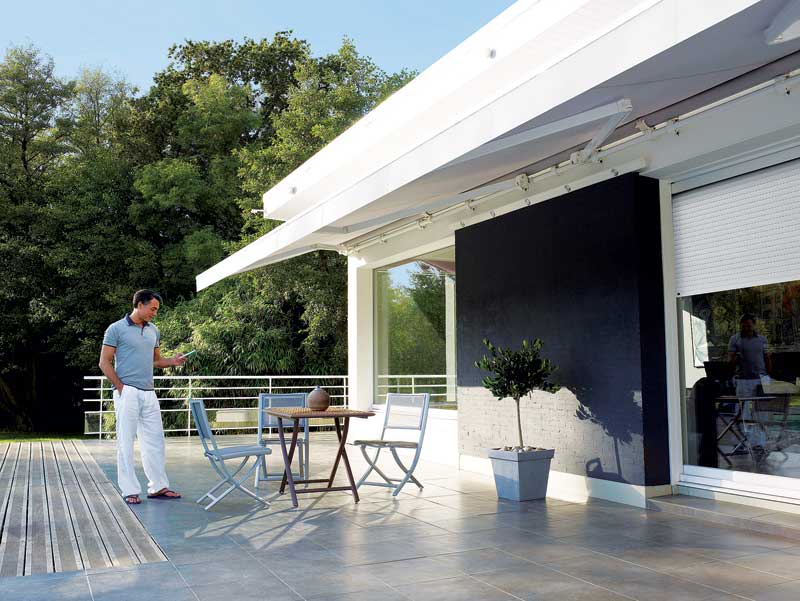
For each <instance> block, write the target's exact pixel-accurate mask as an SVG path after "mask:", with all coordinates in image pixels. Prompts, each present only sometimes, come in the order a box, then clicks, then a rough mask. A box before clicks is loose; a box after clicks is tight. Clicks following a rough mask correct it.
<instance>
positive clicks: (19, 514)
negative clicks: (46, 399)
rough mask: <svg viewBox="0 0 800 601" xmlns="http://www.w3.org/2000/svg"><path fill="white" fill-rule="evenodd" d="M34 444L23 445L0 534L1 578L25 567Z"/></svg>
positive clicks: (15, 574) (20, 572)
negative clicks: (32, 449) (31, 462)
mask: <svg viewBox="0 0 800 601" xmlns="http://www.w3.org/2000/svg"><path fill="white" fill-rule="evenodd" d="M30 457H31V445H30V443H22V444H20V451H19V455H18V457H17V464H16V469H15V470H14V479H13V480H12V481H11V492H10V498H9V500H8V505H7V507H6V513H5V519H4V521H3V533H2V537H0V577H3V576H17V575H19V574H22V573H23V570H24V567H25V539H26V536H27V525H28V524H27V522H28V519H27V518H28V475H29V473H30V467H31V465H30Z"/></svg>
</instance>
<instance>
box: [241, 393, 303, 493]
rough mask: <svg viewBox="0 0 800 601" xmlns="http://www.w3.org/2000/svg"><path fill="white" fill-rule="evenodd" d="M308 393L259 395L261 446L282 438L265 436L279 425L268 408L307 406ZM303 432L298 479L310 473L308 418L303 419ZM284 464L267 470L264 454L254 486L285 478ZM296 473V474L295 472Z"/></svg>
mask: <svg viewBox="0 0 800 601" xmlns="http://www.w3.org/2000/svg"><path fill="white" fill-rule="evenodd" d="M307 397H308V394H306V393H305V392H293V393H288V394H284V393H281V394H271V393H265V392H262V393H261V394H259V395H258V433H257V439H256V440H257V441H258V444H260V445H261V446H264V447H266V446H268V445H279V444H280V443H281V441H280V438H278V437H277V436H276V437H274V438H272V437H269V436H268V437H266V438H265V437H264V432H268V433H271V430H272V429H273V428H276V429H277V427H278V418H276V417H272V416H271V415H267V409H270V408H271V407H305V406H306V399H307ZM302 424H303V434H302V436H300V437H298V439H297V452H298V457H297V458H298V461H299V475H298V476H295V477H297V479H298V480H302V479H304V478H305V477H306V474H308V467H309V459H308V448H309V438H308V420H307V419H304V420H302ZM283 472H284V466H283V463H281V467H280V471H277V472H269V471H267V458H266V457H265V456H263V455H262V457H261V459H260V460H259V466H258V469H257V470H256V478H255V483H254V486H258V483H259V482H266V481H269V480H283ZM293 475H294V474H293Z"/></svg>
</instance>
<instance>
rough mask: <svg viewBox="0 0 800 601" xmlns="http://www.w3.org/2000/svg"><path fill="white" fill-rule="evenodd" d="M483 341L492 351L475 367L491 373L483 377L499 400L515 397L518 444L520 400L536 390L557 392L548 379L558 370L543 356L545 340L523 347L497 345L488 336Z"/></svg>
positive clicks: (528, 343) (485, 385)
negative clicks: (514, 347) (513, 347)
mask: <svg viewBox="0 0 800 601" xmlns="http://www.w3.org/2000/svg"><path fill="white" fill-rule="evenodd" d="M483 344H484V346H485V347H486V349H487V350H488V351H489V354H488V355H484V356H483V357H481V358H480V359H479V360H478V361H476V362H475V367H477V368H479V369H482V370H484V371H488V372H491V373H490V375H488V376H486V377H485V378H484V379H483V380H482V382H481V383H482V384H483V385H484V387H485V388H487V389H489V390H490V391H491V392H492V394H493V395H494V396H495V397H497V398H498V399H501V400H502V399H505V398H512V399H514V401H515V402H516V404H517V425H518V429H519V446H520V448H522V447H524V444H523V442H522V421H521V419H520V414H519V400H520V399H521V398H522V397H524V396H526V395H528V394H530V393H531V392H532V391H533V390H545V391H548V392H555V390H556V387H555V386H554V385H553V384H552V383H551V382H550V381H549V378H550V375H551V374H552V373H553V371H555V368H554V367H553V365H552V364H551V362H550V360H549V359H546V358H544V357H542V356H541V350H542V346H543V343H542V341H541V339H539V338H536V339H535V340H534V341H533V342H528V340H523V341H522V345H521V346H520V348H518V349H516V350H514V349H511V348H503V347H496V346H495V345H493V344H492V343H491V342H489V339H488V338H484V340H483Z"/></svg>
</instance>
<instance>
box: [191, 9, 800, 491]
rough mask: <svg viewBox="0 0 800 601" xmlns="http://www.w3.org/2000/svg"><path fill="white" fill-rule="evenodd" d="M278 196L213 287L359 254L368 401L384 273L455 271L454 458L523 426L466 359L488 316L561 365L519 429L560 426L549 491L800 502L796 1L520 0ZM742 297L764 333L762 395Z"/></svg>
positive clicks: (355, 332)
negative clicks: (746, 383) (283, 265)
mask: <svg viewBox="0 0 800 601" xmlns="http://www.w3.org/2000/svg"><path fill="white" fill-rule="evenodd" d="M264 212H265V215H266V216H267V217H270V218H273V219H279V220H283V221H284V222H285V223H283V224H282V225H281V226H279V227H278V228H276V229H275V230H273V231H271V232H269V233H268V234H267V235H265V236H264V237H262V238H261V239H259V240H257V241H255V242H253V243H252V244H250V245H249V246H247V247H245V248H243V249H242V250H240V251H238V252H236V253H235V254H233V255H231V256H230V257H228V258H226V259H225V260H224V261H222V262H220V263H219V264H217V265H215V266H214V267H212V268H211V269H209V270H208V271H206V272H204V273H202V274H200V275H199V276H198V278H197V286H198V289H203V288H205V287H208V286H211V285H212V284H214V283H215V282H217V281H219V280H221V279H223V278H225V277H228V276H230V275H233V274H237V273H241V272H244V271H247V270H251V269H256V268H259V267H261V266H264V265H269V264H271V263H276V262H279V261H283V260H285V259H288V258H290V257H294V256H297V255H300V254H303V253H308V252H311V251H315V250H329V251H334V252H340V253H343V254H346V255H347V257H348V265H349V267H348V278H349V287H348V306H349V314H348V315H349V325H348V327H349V338H348V341H349V383H350V402H351V404H352V405H355V406H358V407H370V406H373V405H380V394H381V393H380V391H381V382H380V378H381V377H382V376H383V375H385V374H386V373H391V371H392V365H391V363H392V358H391V353H390V349H389V348H388V346H389V343H388V342H387V339H388V337H389V335H390V333H391V328H392V327H396V324H395V325H394V326H392V325H391V324H390V323H389V321H387V319H386V318H385V315H384V314H385V311H386V307H385V303H386V302H387V301H386V297H387V288H390V287H392V286H402V285H403V282H406V283H407V282H408V278H410V277H412V275H413V274H414V273H423V272H425V273H427V274H428V275H430V273H434V274H441V276H442V278H443V281H444V292H443V294H444V300H443V305H442V306H443V307H444V311H445V312H446V319H445V321H444V322H443V323H444V326H443V328H444V329H443V331H444V337H445V340H444V344H443V345H442V347H441V348H442V350H441V352H442V353H444V354H445V355H446V357H445V358H444V359H443V360H442V365H443V366H445V368H446V371H447V373H448V374H449V375H450V376H451V377H452V378H453V379H454V383H455V387H454V389H453V390H451V395H450V396H451V398H449V399H448V400H450V401H451V403H450V405H453V404H455V405H457V409H456V410H455V411H454V410H452V409H433V410H431V414H430V415H431V417H430V423H429V427H428V435H427V436H428V438H427V442H426V445H427V449H426V452H427V454H428V455H429V456H433V455H435V457H436V460H437V461H446V462H449V463H451V464H456V465H459V466H460V467H461V468H462V469H466V470H487V469H489V466H488V460H487V459H486V453H485V449H486V448H487V447H491V446H497V445H500V444H509V443H512V444H513V441H514V436H515V431H516V426H515V415H514V411H513V404H512V402H511V401H505V402H498V401H496V400H494V399H492V398H491V396H490V394H489V393H488V391H486V390H485V389H484V388H483V387H482V386H481V384H480V379H481V373H480V372H479V370H477V369H476V368H475V367H474V366H473V364H474V361H475V360H476V359H478V358H479V357H480V356H481V355H482V354H483V351H484V349H483V345H482V340H483V338H485V337H488V338H490V339H491V340H492V341H493V342H494V343H496V344H500V345H504V346H509V345H513V346H516V345H518V344H519V342H520V341H521V339H522V338H524V337H527V338H534V337H539V338H542V339H543V340H544V343H545V346H544V353H545V354H546V355H547V356H548V357H550V358H551V359H552V361H553V362H554V363H555V364H556V365H557V366H558V372H557V376H558V378H557V379H558V383H559V384H561V385H562V386H563V388H562V389H561V390H560V391H559V392H557V393H555V394H549V393H537V394H534V395H533V396H532V397H531V398H530V399H526V400H525V401H524V402H523V408H522V411H523V420H524V424H523V428H524V431H525V435H526V438H527V439H528V441H529V443H530V444H534V445H536V446H543V447H553V448H555V449H556V455H555V458H554V460H553V464H552V470H553V471H552V472H551V477H550V491H549V492H550V494H551V495H554V496H560V497H563V498H570V499H581V498H586V497H587V496H596V497H601V498H606V499H611V500H617V501H622V502H626V503H631V504H635V505H640V506H641V505H644V503H645V500H646V498H648V497H651V496H659V495H667V494H672V493H673V492H676V491H681V492H683V493H685V494H687V493H688V494H695V495H699V496H713V495H716V496H717V497H718V498H727V499H729V500H730V499H737V500H739V501H742V502H745V503H747V502H757V501H755V499H759V500H760V501H761V502H763V501H764V500H769V501H782V502H786V503H794V504H800V445H798V446H794V445H795V444H796V443H800V426H797V425H796V424H795V423H794V421H793V418H794V413H795V411H794V410H795V409H797V411H799V412H800V404H798V406H797V407H795V403H800V400H797V399H800V396H797V395H796V394H795V393H797V385H796V384H797V382H798V377H800V1H797V0H790V1H787V0H761V1H755V0H725V1H724V2H723V1H714V2H701V1H697V0H588V1H587V0H520V1H519V2H517V3H516V4H514V5H513V6H511V7H510V8H509V9H508V10H506V11H505V12H503V13H502V14H501V15H499V16H498V17H497V18H495V19H494V20H493V21H491V22H490V23H488V24H487V25H486V26H485V27H483V28H482V29H481V30H480V31H478V32H477V33H475V34H474V35H473V36H471V37H470V38H469V39H467V40H466V41H465V42H463V43H462V44H461V45H459V46H458V47H456V48H455V49H453V50H452V51H451V52H450V53H448V54H447V55H446V56H444V57H443V58H442V59H441V60H439V61H438V62H437V63H435V64H434V65H433V66H431V67H430V68H429V69H427V70H426V71H425V72H423V73H421V74H420V75H419V76H418V77H417V78H416V79H415V80H413V81H412V82H411V83H410V84H408V85H407V86H406V87H405V88H403V89H402V90H401V91H399V92H398V93H396V94H395V95H393V96H392V97H391V98H389V99H388V100H386V101H385V102H384V103H382V104H381V105H380V106H378V107H377V108H376V109H375V110H374V111H373V112H372V113H370V114H369V115H367V116H366V117H364V118H363V119H362V120H360V121H359V122H358V123H356V124H355V125H353V126H352V127H351V128H350V129H349V130H348V131H346V132H345V133H344V134H342V135H341V136H340V137H339V138H337V139H336V140H334V141H333V142H332V143H331V144H330V145H328V146H327V147H326V148H324V149H323V150H322V151H320V152H319V153H318V154H317V155H316V156H314V157H312V158H311V159H310V160H308V161H307V162H306V163H305V164H304V165H302V166H301V167H300V168H299V169H297V170H296V171H295V172H294V173H292V174H291V175H289V176H288V177H287V178H286V179H285V180H284V181H282V182H281V183H280V184H278V185H277V186H275V187H274V188H273V189H271V190H269V191H267V192H266V194H264ZM415 265H423V266H425V267H424V269H423V271H420V270H419V268H418V267H414V266H415ZM415 269H416V271H415ZM387 274H389V275H388V276H387ZM410 274H411V275H410ZM743 313H751V314H753V315H754V318H755V319H754V321H755V327H756V329H757V330H758V332H759V333H760V334H761V335H763V336H764V337H765V338H766V339H767V341H768V342H769V344H770V346H771V365H770V366H769V372H770V373H769V376H770V378H771V381H770V380H768V379H764V380H763V382H761V384H760V385H759V386H757V387H756V388H757V389H758V390H757V391H756V389H755V388H754V389H753V392H752V394H751V395H749V397H748V398H747V399H745V398H744V395H741V394H740V395H739V397H736V394H735V392H734V391H733V390H732V388H731V387H730V386H731V384H730V379H731V378H730V376H731V375H732V374H733V369H734V365H733V363H732V361H733V360H734V359H736V357H734V358H733V359H732V358H731V356H730V354H729V348H728V347H729V342H730V339H731V337H733V336H735V335H736V334H737V333H738V332H739V328H740V319H739V316H740V315H741V314H743ZM734 355H735V353H734ZM742 367H743V366H742V360H739V369H742ZM728 370H730V373H729V371H728ZM761 375H763V374H761V373H756V374H755V376H753V375H752V374H751V375H750V379H753V378H757V379H759V380H761V378H760V376H761ZM739 377H740V378H742V377H744V376H743V375H742V373H741V372H740V374H739ZM753 396H759V397H761V400H760V401H759V400H753V399H752V398H750V397H753ZM709 416H710V417H709ZM376 421H377V420H376ZM793 436H796V437H797V438H796V439H795V438H793Z"/></svg>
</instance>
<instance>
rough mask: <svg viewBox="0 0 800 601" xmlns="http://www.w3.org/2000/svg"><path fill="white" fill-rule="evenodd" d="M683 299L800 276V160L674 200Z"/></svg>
mask: <svg viewBox="0 0 800 601" xmlns="http://www.w3.org/2000/svg"><path fill="white" fill-rule="evenodd" d="M672 221H673V231H674V243H675V281H676V289H677V292H678V296H692V295H694V294H701V293H708V292H719V291H721V290H733V289H735V288H748V287H751V286H762V285H766V284H776V283H779V282H788V281H792V280H800V161H791V162H789V163H783V164H781V165H776V166H775V167H770V168H768V169H762V170H761V171H756V172H754V173H749V174H747V175H742V176H739V177H736V178H733V179H730V180H726V181H723V182H719V183H717V184H711V185H709V186H705V187H703V188H698V189H696V190H690V191H688V192H683V193H681V194H676V195H675V196H673V197H672Z"/></svg>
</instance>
